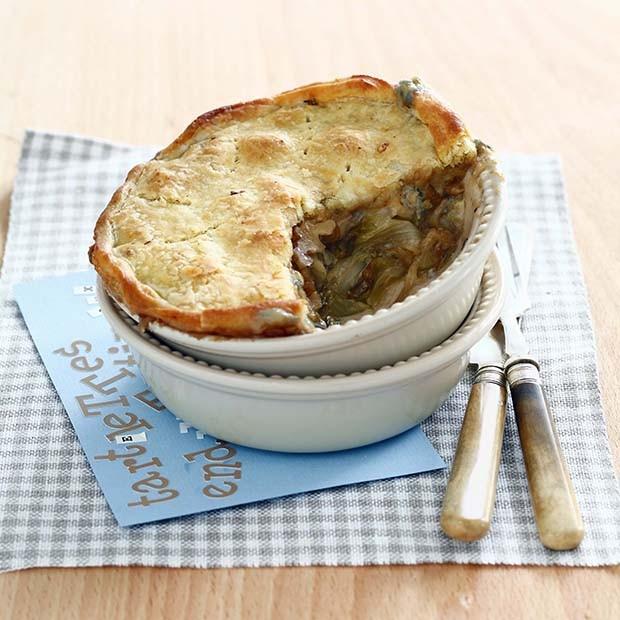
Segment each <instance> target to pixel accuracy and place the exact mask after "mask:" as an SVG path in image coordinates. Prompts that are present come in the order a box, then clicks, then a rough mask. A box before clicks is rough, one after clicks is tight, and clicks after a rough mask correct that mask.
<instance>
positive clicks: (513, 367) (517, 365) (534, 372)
mask: <svg viewBox="0 0 620 620" xmlns="http://www.w3.org/2000/svg"><path fill="white" fill-rule="evenodd" d="M506 377H507V378H508V383H510V387H516V386H517V385H521V384H522V383H540V373H539V366H538V362H537V361H536V360H535V359H532V358H531V357H511V358H510V359H509V360H508V361H507V362H506Z"/></svg>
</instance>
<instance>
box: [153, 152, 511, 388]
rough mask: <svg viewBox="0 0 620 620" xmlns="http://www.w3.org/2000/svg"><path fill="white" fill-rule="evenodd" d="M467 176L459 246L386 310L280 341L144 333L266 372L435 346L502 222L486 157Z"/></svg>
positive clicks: (339, 368) (318, 368)
mask: <svg viewBox="0 0 620 620" xmlns="http://www.w3.org/2000/svg"><path fill="white" fill-rule="evenodd" d="M468 176H469V178H467V182H466V203H468V204H469V209H470V211H471V219H472V223H471V226H470V231H471V232H470V234H469V236H468V238H467V240H466V241H465V244H464V246H463V249H462V250H461V252H460V254H459V255H458V256H457V257H456V258H455V260H454V261H453V262H452V264H451V265H450V266H449V267H448V268H447V269H446V270H445V271H444V272H443V273H441V274H440V275H439V276H438V277H437V278H435V279H434V280H432V281H431V282H430V283H429V284H428V285H427V286H425V287H424V288H422V289H420V290H419V291H417V292H416V293H415V294H414V295H411V296H410V297H408V298H407V299H405V300H404V301H402V302H400V303H396V304H394V305H393V306H392V307H390V308H387V309H384V310H379V311H378V312H376V313H375V314H373V315H367V316H364V317H363V318H361V319H359V320H355V321H349V322H347V323H345V324H343V325H334V326H332V327H329V328H328V329H323V330H321V329H317V330H316V331H314V332H312V333H310V334H303V335H299V336H287V337H282V338H257V339H248V338H216V337H208V336H207V337H203V338H196V337H194V336H192V335H190V334H187V333H184V332H180V331H178V330H175V329H172V328H170V327H167V326H164V325H161V324H157V323H152V324H151V325H150V326H149V331H151V332H152V333H153V334H155V335H156V336H158V337H159V338H160V339H162V340H164V341H165V342H167V343H168V344H170V345H171V346H172V347H174V348H175V349H178V350H180V351H182V352H184V353H186V354H188V355H191V356H193V357H195V358H197V359H202V360H204V361H207V362H209V363H213V364H218V365H220V366H223V367H225V368H234V369H236V370H247V371H250V372H262V373H267V374H273V373H279V374H287V375H290V374H297V375H313V376H318V375H320V374H323V373H330V374H333V373H338V372H345V373H350V372H355V371H362V370H365V369H367V368H379V367H381V366H384V365H386V364H394V363H395V362H397V361H398V360H403V359H407V358H409V357H411V356H412V355H419V354H420V353H422V352H423V351H426V350H427V349H429V348H431V347H433V346H434V345H436V344H438V343H440V342H443V341H444V340H445V339H446V338H447V337H448V336H450V334H452V333H454V331H455V330H456V329H457V328H458V326H459V325H460V324H461V323H462V322H463V319H464V318H465V316H466V315H467V313H468V312H469V310H470V309H471V306H472V303H473V301H474V298H475V296H476V293H477V291H478V286H479V284H480V277H481V275H482V268H483V265H484V264H485V261H486V260H487V258H488V257H489V254H490V253H491V252H492V250H493V247H494V245H495V242H496V240H497V238H498V236H499V232H500V230H501V228H502V226H503V223H504V218H505V210H506V209H505V204H504V202H503V200H502V183H503V181H502V177H501V175H500V174H499V173H498V171H497V167H496V162H495V160H494V159H493V158H492V157H491V154H490V152H489V154H488V156H486V157H484V158H481V159H480V160H479V162H478V164H476V166H475V167H474V168H473V169H472V170H471V172H470V173H468Z"/></svg>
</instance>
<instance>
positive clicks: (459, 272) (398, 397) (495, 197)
mask: <svg viewBox="0 0 620 620" xmlns="http://www.w3.org/2000/svg"><path fill="white" fill-rule="evenodd" d="M465 202H466V211H467V212H468V214H469V220H470V225H469V234H468V235H467V238H466V239H465V242H464V245H463V248H462V250H461V251H460V253H459V255H458V256H457V257H456V258H455V260H454V261H453V262H452V263H451V265H450V266H449V267H448V268H447V269H446V270H445V271H444V272H443V273H441V274H440V275H439V276H438V277H437V278H435V279H434V280H432V281H431V282H430V283H429V284H428V285H427V286H426V287H424V288H423V289H420V290H419V291H417V292H416V293H415V294H413V295H411V296H410V297H408V298H407V299H405V300H404V301H402V302H399V303H396V304H394V305H393V306H392V307H390V308H387V309H385V310H379V311H378V312H376V313H375V314H373V315H368V316H365V317H363V318H361V319H359V320H356V321H349V322H348V323H345V324H343V325H338V326H332V327H329V328H327V329H324V330H316V331H315V332H313V333H310V334H304V335H300V336H288V337H284V338H263V339H225V338H211V337H205V338H201V339H198V338H195V337H193V336H190V335H189V334H185V333H182V332H179V331H176V330H174V329H172V328H169V327H166V326H163V325H156V324H155V325H151V326H150V327H149V332H150V333H143V332H141V331H140V330H139V329H138V326H137V323H136V321H135V320H133V319H132V318H131V317H130V316H129V315H128V314H127V313H125V312H124V311H123V310H122V309H121V308H120V307H119V306H118V305H117V304H116V303H115V302H114V301H113V300H111V299H110V297H108V295H107V293H106V292H105V290H104V289H103V286H102V284H101V282H99V287H98V294H99V297H100V301H101V307H102V311H103V314H104V316H105V317H106V319H107V320H108V322H109V323H110V324H111V326H112V328H113V329H114V331H115V332H116V333H117V334H118V335H119V336H120V337H121V338H122V339H123V340H125V341H126V342H127V344H128V345H129V347H130V348H131V350H132V352H133V354H134V356H135V357H136V359H137V361H138V364H139V366H140V370H141V371H142V374H143V376H144V379H145V381H146V382H147V383H148V384H149V385H150V387H151V389H152V390H153V392H154V393H155V395H156V396H157V397H158V398H159V399H160V400H161V401H162V402H163V403H164V405H166V407H168V409H170V410H171V411H172V412H174V413H175V415H177V416H178V417H179V418H181V419H183V420H184V421H186V422H187V423H189V424H191V425H192V426H194V427H196V428H197V429H200V430H202V431H204V432H206V433H208V434H209V435H212V436H214V437H218V438H219V439H222V440H226V441H230V442H233V443H238V444H242V445H247V446H251V447H255V448H262V449H267V450H283V451H294V452H318V451H328V450H341V449H346V448H353V447H357V446H361V445H364V444H368V443H372V442H375V441H379V440H381V439H386V438H387V437H391V436H393V435H396V434H398V433H400V432H403V431H405V430H407V429H408V428H411V427H412V426H414V425H416V424H417V423H419V422H420V421H421V420H423V419H424V418H426V417H427V416H429V415H430V414H431V413H432V412H433V411H434V410H435V409H436V408H437V407H438V406H439V405H440V404H441V403H442V402H443V401H444V400H445V399H446V398H447V396H448V395H449V393H450V391H451V390H452V389H453V388H454V387H455V385H456V384H457V383H458V382H459V380H460V379H461V377H462V376H463V373H464V372H465V369H466V367H467V364H468V361H469V351H470V350H471V348H472V347H473V346H474V345H475V344H476V343H477V342H478V341H480V340H481V339H482V338H483V337H484V336H485V335H486V334H487V333H488V331H489V330H490V329H491V327H492V326H493V325H494V323H495V322H496V321H497V319H498V317H499V314H500V311H501V306H502V301H503V278H502V272H501V267H500V263H499V260H498V259H497V257H496V256H495V254H494V252H493V248H494V245H495V242H496V241H497V238H498V236H499V234H500V231H501V229H502V227H503V224H504V219H505V211H506V208H505V204H504V201H503V200H502V177H501V175H500V174H499V173H498V171H497V168H496V163H495V161H494V160H493V158H491V157H485V158H483V159H481V160H480V161H479V162H478V164H477V165H476V166H474V167H473V168H472V170H470V171H469V172H468V173H467V177H466V183H465Z"/></svg>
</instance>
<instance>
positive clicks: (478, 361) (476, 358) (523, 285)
mask: <svg viewBox="0 0 620 620" xmlns="http://www.w3.org/2000/svg"><path fill="white" fill-rule="evenodd" d="M500 242H502V243H503V246H505V247H506V248H508V247H509V248H511V250H512V251H511V252H510V251H508V252H504V255H502V252H501V250H500V260H501V262H502V266H503V269H504V273H505V274H506V275H507V277H506V278H505V279H506V289H507V293H506V301H505V302H504V305H505V306H507V305H508V304H510V306H511V309H512V312H514V313H515V316H521V315H522V314H523V313H524V312H525V311H526V310H527V309H528V308H529V307H530V300H529V297H528V294H527V285H528V282H529V273H530V267H531V264H532V240H531V234H530V233H529V231H528V228H527V226H524V225H522V224H510V225H507V226H506V229H505V231H504V232H503V233H502V236H501V238H500ZM498 247H500V246H499V243H498ZM511 274H512V276H511ZM504 329H505V327H503V325H502V323H500V322H499V321H498V322H497V323H496V324H495V326H494V327H493V329H492V330H491V331H490V332H489V334H488V335H487V336H485V337H484V338H483V339H482V340H481V341H480V342H478V343H477V344H476V345H475V346H474V347H473V349H472V350H471V354H470V358H469V363H470V364H473V365H476V366H483V365H485V364H494V363H495V364H500V365H501V363H502V362H503V361H504V352H505V349H506V346H507V345H506V342H505V340H507V336H505V334H504Z"/></svg>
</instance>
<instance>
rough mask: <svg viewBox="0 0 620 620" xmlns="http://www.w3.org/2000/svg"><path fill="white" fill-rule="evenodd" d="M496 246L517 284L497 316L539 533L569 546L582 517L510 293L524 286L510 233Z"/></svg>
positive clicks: (555, 544)
mask: <svg viewBox="0 0 620 620" xmlns="http://www.w3.org/2000/svg"><path fill="white" fill-rule="evenodd" d="M498 245H499V248H500V254H501V255H502V256H503V257H504V265H505V266H506V267H508V274H507V280H508V281H510V280H511V279H512V280H513V281H514V282H515V283H516V286H515V288H513V289H511V288H510V287H509V288H508V294H507V298H506V302H505V304H504V307H503V310H502V314H501V317H500V321H501V323H502V326H503V328H504V337H505V352H506V354H507V355H508V360H507V361H506V364H505V371H506V376H507V379H508V382H509V384H510V394H511V397H512V404H513V407H514V410H515V418H516V421H517V427H518V429H519V439H520V441H521V450H522V451H523V460H524V461H525V469H526V473H527V480H528V485H529V489H530V495H531V498H532V505H533V508H534V517H535V519H536V526H537V528H538V535H539V537H540V540H541V542H542V543H543V545H545V547H548V548H549V549H554V550H558V551H561V550H566V549H574V548H575V547H577V546H578V545H579V543H580V542H581V540H582V539H583V535H584V527H583V521H582V518H581V513H580V511H579V506H578V504H577V499H576V497H575V490H574V488H573V484H572V482H571V479H570V473H569V471H568V468H567V466H566V461H565V460H564V456H563V454H562V450H561V448H560V442H559V440H558V436H557V433H556V429H555V424H554V422H553V417H552V416H551V412H550V411H549V405H548V403H547V400H546V398H545V395H544V393H543V390H542V387H541V381H540V374H539V369H540V366H539V364H538V362H537V361H536V360H535V359H534V358H533V357H531V356H530V353H529V345H528V343H527V341H526V339H525V337H524V336H523V333H522V332H521V328H520V324H519V319H518V315H519V303H520V300H519V299H518V297H514V296H513V293H514V290H515V289H517V290H521V291H525V288H524V287H523V286H521V285H520V280H521V279H522V278H523V273H522V271H521V269H520V267H519V263H518V255H517V251H516V250H515V247H514V246H513V243H512V242H511V238H510V236H509V235H503V236H502V237H500V242H499V244H498ZM511 275H512V278H511ZM521 301H522V300H521Z"/></svg>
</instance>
